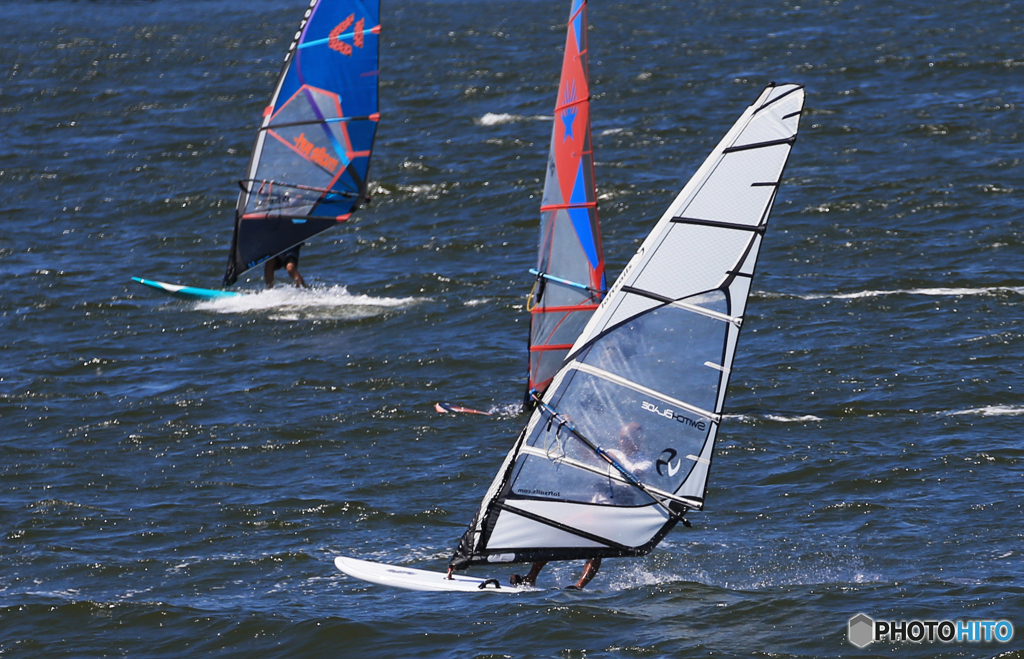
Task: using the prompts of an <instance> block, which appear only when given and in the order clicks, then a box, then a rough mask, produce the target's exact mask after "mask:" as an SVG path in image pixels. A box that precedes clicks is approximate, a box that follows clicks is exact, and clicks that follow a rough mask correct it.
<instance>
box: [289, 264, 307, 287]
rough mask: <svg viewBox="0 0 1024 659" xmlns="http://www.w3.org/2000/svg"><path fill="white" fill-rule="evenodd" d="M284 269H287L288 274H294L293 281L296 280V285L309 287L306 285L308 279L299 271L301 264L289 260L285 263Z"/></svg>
mask: <svg viewBox="0 0 1024 659" xmlns="http://www.w3.org/2000/svg"><path fill="white" fill-rule="evenodd" d="M284 269H285V270H287V271H288V274H290V275H291V276H292V281H293V282H295V285H296V286H298V287H299V288H308V287H307V286H306V280H305V279H303V278H302V275H301V274H300V273H299V266H297V265H295V264H294V263H292V262H291V261H289V262H288V263H287V264H285V266H284Z"/></svg>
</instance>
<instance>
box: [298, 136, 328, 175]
mask: <svg viewBox="0 0 1024 659" xmlns="http://www.w3.org/2000/svg"><path fill="white" fill-rule="evenodd" d="M295 149H296V150H297V151H298V152H299V153H301V154H302V155H304V156H305V157H306V158H308V159H309V160H310V161H312V162H314V163H316V164H317V165H320V166H321V167H323V168H324V169H326V170H327V171H329V172H331V173H332V174H333V173H334V170H336V169H337V168H338V159H337V158H332V157H331V156H329V155H327V149H325V148H323V147H322V146H317V147H314V146H313V143H312V142H310V141H309V140H307V139H306V134H305V133H299V136H298V137H296V138H295Z"/></svg>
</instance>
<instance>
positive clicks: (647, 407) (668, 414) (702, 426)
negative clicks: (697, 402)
mask: <svg viewBox="0 0 1024 659" xmlns="http://www.w3.org/2000/svg"><path fill="white" fill-rule="evenodd" d="M640 407H641V408H642V409H643V410H644V411H646V412H651V413H653V414H657V415H658V416H663V417H665V418H666V419H672V420H673V421H678V422H679V423H681V424H683V425H684V426H687V427H689V428H696V429H697V430H706V429H707V424H706V423H705V422H704V419H691V418H690V417H688V416H684V415H682V414H680V413H678V412H675V411H673V410H672V409H670V408H668V407H666V408H665V409H664V410H661V409H658V406H657V405H655V404H653V403H648V402H647V401H646V400H645V401H643V402H641V403H640Z"/></svg>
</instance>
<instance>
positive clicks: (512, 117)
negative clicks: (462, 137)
mask: <svg viewBox="0 0 1024 659" xmlns="http://www.w3.org/2000/svg"><path fill="white" fill-rule="evenodd" d="M553 119H554V117H546V116H544V115H534V116H532V117H528V116H525V115H521V114H508V113H506V112H499V113H494V112H488V113H487V114H485V115H484V116H482V117H480V118H479V119H477V120H476V122H475V123H476V125H477V126H500V125H501V124H514V123H518V122H520V121H552V120H553Z"/></svg>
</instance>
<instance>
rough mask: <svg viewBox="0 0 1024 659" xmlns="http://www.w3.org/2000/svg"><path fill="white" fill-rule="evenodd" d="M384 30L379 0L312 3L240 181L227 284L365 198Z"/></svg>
mask: <svg viewBox="0 0 1024 659" xmlns="http://www.w3.org/2000/svg"><path fill="white" fill-rule="evenodd" d="M379 34H380V1H379V0H313V2H311V3H310V5H309V8H308V9H307V10H306V13H305V15H304V16H303V19H302V23H301V24H300V25H299V29H298V31H297V32H296V33H295V39H294V41H293V42H292V44H291V46H290V47H289V48H288V52H287V53H286V54H285V59H284V66H283V67H282V69H281V75H280V76H279V77H278V81H277V85H276V87H275V88H274V93H273V95H272V96H271V99H270V104H269V105H268V106H267V108H266V109H265V110H264V112H263V120H262V123H261V125H260V128H259V130H258V131H257V134H256V142H255V145H254V146H253V151H252V158H251V159H250V161H249V167H248V170H247V174H246V177H245V178H244V179H243V180H241V181H239V185H240V187H241V188H242V191H241V193H240V194H239V196H238V203H237V206H236V208H235V231H234V235H233V237H232V239H231V253H230V255H229V256H228V266H227V270H226V271H225V273H224V285H225V286H230V285H231V284H234V283H235V282H236V281H237V280H238V277H239V276H241V275H242V274H244V273H245V272H246V271H248V270H249V269H251V268H254V267H256V266H257V265H259V264H261V263H263V262H264V261H266V260H268V259H270V258H273V257H274V256H277V255H278V254H281V253H282V252H285V251H287V250H289V249H291V248H292V247H294V246H295V245H298V244H300V243H302V242H303V241H305V240H307V239H309V238H311V237H313V236H315V235H317V234H319V233H321V232H323V231H326V230H327V229H330V228H331V227H333V226H336V225H337V224H338V223H340V222H344V221H345V220H347V219H348V218H349V217H351V215H352V213H354V212H355V211H356V210H357V209H358V208H359V206H360V205H361V204H362V203H363V202H364V201H365V200H366V199H367V198H368V197H367V186H366V181H367V176H368V175H369V168H370V154H371V153H372V151H373V141H374V137H375V136H376V132H377V122H378V120H379V118H380V115H379V113H378V103H377V97H378V94H377V86H378V85H377V81H378V60H379V52H380V39H379Z"/></svg>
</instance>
